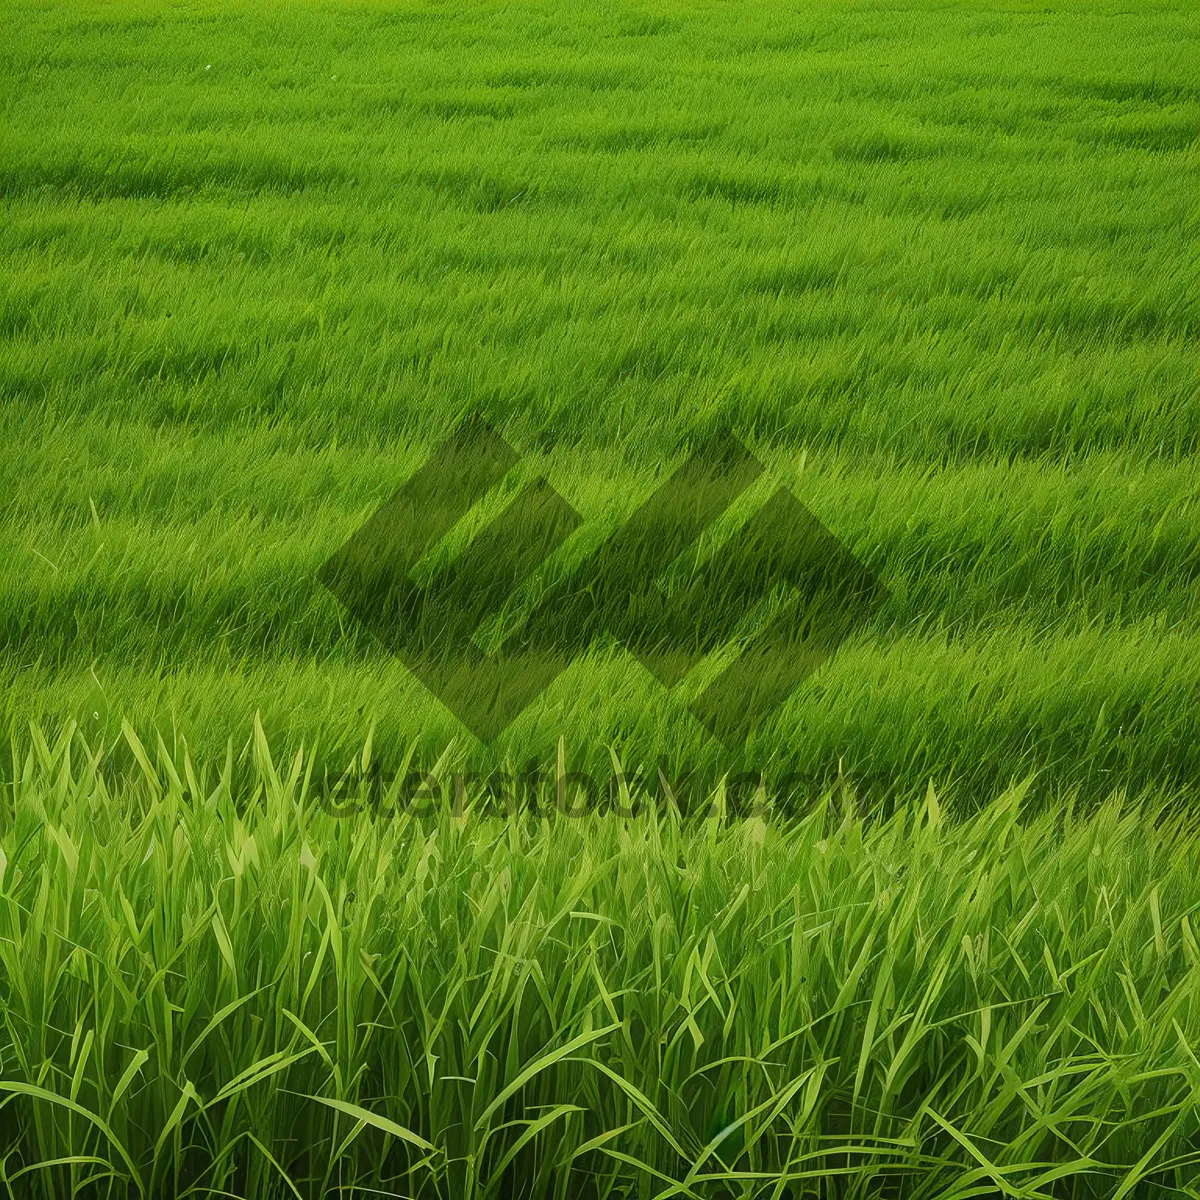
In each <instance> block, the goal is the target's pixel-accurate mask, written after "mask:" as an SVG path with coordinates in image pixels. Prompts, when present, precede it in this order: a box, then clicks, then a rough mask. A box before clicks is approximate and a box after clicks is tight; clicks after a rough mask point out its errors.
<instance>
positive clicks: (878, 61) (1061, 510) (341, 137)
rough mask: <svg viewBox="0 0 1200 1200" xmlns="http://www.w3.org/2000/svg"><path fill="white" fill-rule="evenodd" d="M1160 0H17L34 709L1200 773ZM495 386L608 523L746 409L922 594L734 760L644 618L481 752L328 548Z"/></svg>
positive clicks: (862, 773) (1008, 766)
mask: <svg viewBox="0 0 1200 1200" xmlns="http://www.w3.org/2000/svg"><path fill="white" fill-rule="evenodd" d="M1135 10H1136V11H1118V10H1117V9H1107V8H1104V7H1100V6H1097V7H1087V8H1084V7H1081V6H1078V5H1071V6H1068V7H1066V8H1064V9H1062V10H1061V11H1058V10H1053V9H1048V8H1045V7H1043V6H1036V7H1034V6H1014V7H1011V8H1009V9H1006V10H1004V11H999V10H987V11H985V10H981V9H978V8H975V7H973V6H970V7H966V8H961V9H945V8H942V7H940V6H935V7H919V6H918V7H914V8H909V9H894V10H881V9H878V8H875V7H871V6H862V5H847V4H836V5H816V6H812V5H803V6H781V5H779V4H776V3H765V4H754V5H740V4H739V5H736V6H734V5H727V4H707V5H694V6H686V5H657V6H651V7H634V6H631V5H625V4H618V5H608V6H587V8H586V11H584V10H581V9H579V8H577V6H570V7H563V6H554V5H549V6H534V5H525V4H518V5H513V6H508V7H500V6H487V5H484V6H455V7H454V8H447V7H441V6H439V7H428V6H427V7H419V6H413V5H401V6H390V7H389V6H385V5H369V6H355V7H349V6H347V7H336V8H334V9H330V10H327V11H325V10H318V9H316V8H315V7H306V6H280V7H273V8H269V9H267V10H263V9H257V10H251V9H248V8H237V7H229V6H225V7H219V8H213V9H199V8H172V7H169V6H166V5H143V6H138V7H126V6H121V5H115V6H114V5H95V6H91V7H88V6H83V7H81V6H77V5H69V6H44V7H33V6H16V5H6V6H5V9H4V12H5V27H6V30H7V31H8V32H9V33H10V34H11V35H12V36H6V37H5V38H4V39H2V41H3V44H4V47H5V48H4V50H3V51H0V53H2V54H3V58H4V61H3V75H4V78H5V80H6V83H5V85H4V89H5V91H4V95H5V101H4V121H3V128H2V131H0V138H2V139H3V140H2V141H0V207H2V211H3V220H2V221H0V262H2V263H3V272H2V274H0V337H2V341H0V394H2V395H3V397H4V405H3V415H2V417H0V422H2V424H3V430H2V432H3V436H4V440H5V450H6V452H5V455H4V456H3V460H2V464H3V465H2V466H0V471H2V472H3V476H2V480H0V483H2V493H0V494H2V495H3V507H2V508H0V522H2V524H0V529H2V531H3V538H4V541H5V543H6V544H7V545H8V546H9V552H8V553H7V554H5V555H4V556H3V561H2V562H0V644H2V646H3V650H4V656H3V683H4V688H5V695H6V706H7V709H8V711H9V713H10V714H11V715H12V716H13V717H15V718H17V719H18V720H21V721H23V720H24V719H25V718H26V717H27V716H28V715H29V713H30V712H31V711H38V712H41V713H45V714H47V715H49V716H53V717H61V716H63V715H70V716H73V717H75V718H76V719H78V720H79V722H80V724H81V726H82V727H83V728H84V729H86V730H87V731H88V733H89V736H90V737H91V738H92V739H93V740H94V741H98V740H99V739H100V738H107V739H108V740H109V741H110V742H111V741H112V740H113V739H114V738H115V737H116V735H117V731H118V729H119V724H120V720H121V719H122V718H128V719H130V720H131V721H132V722H133V724H134V725H135V726H136V727H137V728H139V729H141V730H142V731H143V732H144V733H147V736H148V735H149V730H150V729H151V727H152V726H154V725H157V726H158V728H160V729H162V730H163V731H164V733H165V734H166V736H167V737H168V740H170V739H171V737H172V728H173V727H174V729H176V730H178V731H179V732H180V733H182V734H183V735H184V736H186V737H187V739H188V741H189V744H190V745H191V746H192V747H193V748H194V749H196V750H197V751H198V752H199V751H208V752H210V753H217V754H221V753H223V751H224V747H225V743H226V740H227V739H228V738H229V737H230V736H234V737H236V739H237V742H238V746H239V747H240V746H241V745H242V744H244V741H245V738H246V735H247V732H248V730H249V727H250V723H251V720H252V718H253V715H254V713H255V711H256V710H261V712H262V714H263V721H264V724H265V726H266V728H267V729H268V731H269V732H270V734H271V735H272V737H273V739H274V740H275V742H276V743H277V744H279V745H284V744H287V745H292V746H294V745H296V744H298V742H299V741H300V740H301V739H303V740H305V741H307V742H308V743H309V744H310V745H311V744H312V742H313V741H314V740H315V739H317V738H318V737H319V739H320V742H321V744H322V745H323V746H324V747H326V748H327V749H331V750H341V751H344V752H345V753H347V754H348V753H352V752H353V750H354V748H355V747H357V746H359V745H361V742H362V740H363V738H364V736H365V733H366V730H367V728H368V727H369V725H370V724H371V723H372V722H375V723H376V724H377V733H376V745H377V754H379V755H382V756H389V755H390V756H391V757H392V758H394V759H399V758H400V757H402V756H403V755H404V754H405V753H406V752H407V750H408V747H409V745H410V744H411V743H412V742H413V741H414V740H416V741H419V743H420V745H421V747H422V751H423V753H425V754H427V755H428V756H430V757H436V756H437V754H439V753H440V752H441V750H442V749H443V748H444V747H445V745H446V744H447V742H448V741H449V740H450V739H452V738H455V737H458V738H459V739H460V741H462V742H463V744H464V747H465V749H467V750H468V751H469V752H470V753H472V754H473V755H475V757H476V758H477V759H480V760H482V761H489V762H494V761H498V760H501V759H503V758H505V757H510V758H513V759H515V760H521V761H524V760H526V759H527V758H529V757H530V756H533V757H540V758H542V759H543V760H544V759H545V758H546V757H547V756H548V755H549V754H551V753H552V752H553V748H554V746H555V743H556V741H557V739H558V738H559V737H560V736H562V737H564V738H565V739H566V743H567V750H568V756H569V758H570V760H571V762H572V763H573V764H576V765H579V766H595V765H596V764H597V763H601V764H603V763H607V761H608V747H609V746H611V745H615V746H616V747H617V748H618V751H619V753H620V755H621V757H622V759H623V761H626V762H627V763H629V764H630V765H631V766H636V765H639V764H644V763H647V762H653V761H656V760H658V759H659V758H666V759H668V760H669V761H670V762H672V763H673V764H674V765H675V766H676V767H678V768H680V769H682V768H683V766H705V767H709V766H711V767H713V768H716V769H720V768H723V767H725V766H730V765H732V766H736V767H738V768H745V767H747V766H750V767H753V768H755V769H762V770H766V771H768V772H771V771H774V772H776V773H777V774H778V773H783V772H785V771H786V772H790V773H793V774H795V775H797V776H798V777H800V778H802V779H808V780H811V781H812V782H813V783H814V784H820V783H821V782H823V781H829V780H831V779H833V778H834V777H836V775H837V773H838V770H839V764H840V769H841V772H842V774H843V776H844V777H847V778H850V779H852V780H854V781H855V782H856V783H857V784H858V785H859V786H860V787H861V788H863V789H864V790H868V791H879V792H886V791H889V790H894V789H897V788H898V789H899V790H901V791H905V790H916V791H920V790H921V789H923V788H924V786H925V783H926V782H927V781H928V780H929V779H931V778H932V779H935V780H936V781H937V782H938V784H939V786H952V785H958V786H957V788H956V794H957V795H959V796H961V797H967V798H972V799H981V798H983V797H985V796H986V795H988V794H990V793H992V792H994V791H995V790H996V789H998V788H1000V787H1002V786H1004V785H1006V784H1007V783H1009V782H1010V781H1012V780H1014V779H1018V778H1022V777H1024V776H1025V775H1027V774H1028V773H1029V772H1031V771H1034V770H1036V771H1038V772H1039V776H1038V782H1037V784H1036V785H1035V786H1036V787H1037V788H1038V789H1042V788H1044V787H1045V788H1050V789H1052V790H1061V789H1062V788H1068V787H1079V788H1081V789H1083V790H1084V791H1085V792H1086V793H1087V794H1089V795H1093V796H1095V795H1102V794H1104V793H1106V792H1108V791H1109V790H1111V789H1112V788H1115V787H1129V788H1132V789H1140V788H1142V787H1145V786H1149V785H1155V784H1160V783H1170V782H1174V783H1176V784H1178V785H1180V786H1183V785H1185V784H1187V783H1189V782H1190V781H1191V780H1193V779H1195V778H1197V777H1198V776H1200V703H1198V701H1200V640H1198V638H1197V624H1196V613H1197V611H1198V608H1197V599H1198V597H1200V539H1197V537H1196V532H1195V531H1196V528H1197V524H1198V520H1200V517H1198V508H1197V497H1198V495H1200V473H1198V471H1200V468H1198V467H1197V465H1196V464H1197V457H1196V452H1197V450H1198V449H1200V369H1198V365H1197V364H1198V361H1200V360H1198V356H1197V354H1196V349H1195V347H1196V344H1197V337H1198V336H1200V308H1198V303H1200V300H1198V298H1200V255H1198V251H1197V246H1198V244H1200V243H1198V240H1197V236H1196V235H1197V213H1198V209H1197V200H1196V197H1197V196H1198V195H1200V170H1198V168H1200V157H1198V154H1197V142H1196V134H1197V132H1198V131H1200V124H1198V122H1200V68H1198V67H1197V58H1196V54H1197V51H1200V40H1198V39H1200V19H1198V18H1197V16H1196V14H1195V12H1194V11H1193V10H1189V9H1187V8H1184V7H1181V8H1179V9H1173V8H1170V7H1162V6H1151V5H1140V4H1139V5H1137V6H1135ZM472 409H480V410H482V411H483V412H484V413H486V414H487V415H488V416H490V417H491V418H492V419H493V420H494V421H495V422H496V423H497V425H498V426H499V428H500V429H501V430H502V432H503V433H504V434H505V436H506V437H508V438H509V440H510V441H511V442H512V443H513V444H514V446H516V448H517V449H518V450H519V451H521V452H522V453H525V454H530V455H533V456H534V457H533V458H532V459H531V460H530V461H527V462H526V463H525V464H524V468H525V469H526V470H527V471H528V472H533V471H538V470H541V471H545V472H546V473H548V475H549V477H550V479H551V481H552V483H553V484H554V486H555V487H556V488H558V490H559V491H560V492H561V493H562V494H563V495H564V496H565V497H566V498H567V499H568V500H569V501H570V502H571V503H572V504H573V505H574V506H575V507H576V508H577V509H578V510H579V511H580V512H581V513H582V514H583V515H584V516H585V518H586V521H585V524H584V527H583V528H582V529H581V530H580V532H579V534H578V535H577V536H576V538H575V539H573V541H572V542H571V543H570V544H569V545H568V546H567V547H565V548H564V551H563V553H562V554H561V555H560V556H558V560H559V561H570V560H571V558H572V556H573V555H575V556H576V557H577V556H578V555H579V554H580V553H582V549H581V548H580V547H586V546H587V545H590V544H595V542H596V541H597V540H599V538H600V537H602V536H603V535H604V534H605V533H606V532H607V531H608V530H609V529H611V527H612V526H613V524H614V523H615V522H616V521H617V520H618V519H619V517H620V515H621V514H622V513H624V512H626V511H628V510H629V509H630V508H631V507H632V506H633V505H634V504H635V503H636V502H637V500H638V499H640V498H641V497H642V496H644V495H646V494H647V493H648V492H649V491H650V490H651V489H652V488H653V487H654V486H655V483H656V479H657V476H656V471H658V470H660V469H661V467H662V464H663V463H664V462H665V463H670V462H671V461H674V460H675V459H676V458H677V457H678V456H679V455H681V454H682V453H683V452H684V450H685V448H686V444H687V441H688V439H689V438H690V437H691V436H694V435H695V434H697V433H700V432H704V431H706V430H709V429H711V428H714V427H716V426H717V425H719V424H722V423H724V424H727V425H728V426H729V427H731V428H732V429H733V430H734V432H736V433H737V434H738V435H739V436H741V437H742V438H743V439H744V440H745V441H746V442H747V444H749V445H750V446H751V447H752V448H753V449H754V450H755V452H756V453H757V454H759V456H760V457H761V458H762V459H763V460H764V461H765V462H767V463H768V465H769V466H770V468H771V470H772V472H773V480H774V481H775V482H781V483H785V484H787V485H789V486H791V487H792V489H793V490H794V492H795V493H796V495H797V496H798V497H799V498H800V499H801V500H802V501H804V502H805V503H806V504H808V505H809V507H810V508H811V509H812V510H813V511H814V512H815V513H816V514H817V515H818V516H819V517H820V518H821V519H822V520H824V521H825V523H826V524H827V525H828V526H829V527H830V528H831V529H832V530H833V531H834V532H835V533H836V534H837V535H838V536H839V537H841V538H842V539H843V541H844V542H845V543H846V544H847V545H848V546H849V547H850V548H851V549H852V550H854V551H855V552H856V553H858V554H859V555H860V556H861V557H862V558H863V559H864V560H865V561H867V562H868V563H869V564H870V565H871V566H872V567H873V568H874V569H875V570H876V571H877V572H878V573H879V574H880V576H881V577H882V578H883V579H884V581H885V582H886V584H887V586H888V587H889V588H890V589H891V592H892V599H891V601H890V602H889V603H888V604H887V605H886V606H885V608H884V609H883V610H882V611H881V612H880V613H879V614H878V616H877V617H876V619H875V620H874V621H873V623H872V624H871V625H870V626H869V627H867V628H865V629H863V630H862V631H861V632H860V634H859V635H857V636H856V637H855V639H854V640H853V641H852V643H851V644H850V645H848V646H847V647H846V648H845V649H844V650H843V651H842V652H841V653H840V654H839V655H838V656H837V657H836V658H835V659H834V660H833V661H832V662H831V663H829V664H828V665H827V666H826V667H825V668H824V669H823V670H822V671H821V673H820V674H819V675H818V676H817V677H816V678H815V679H814V680H813V681H812V683H810V684H809V685H808V686H806V687H804V688H802V689H800V690H799V691H798V692H797V693H796V694H795V696H794V698H793V700H792V701H791V702H790V703H789V704H788V705H786V706H785V707H784V708H783V709H782V710H780V711H779V712H778V713H776V714H775V716H774V717H773V719H772V720H770V721H768V722H765V723H764V724H763V726H762V728H760V729H759V731H758V735H757V737H756V738H755V739H753V740H752V742H751V744H750V745H749V746H747V747H746V749H745V751H744V752H743V753H742V754H741V755H740V757H739V756H733V757H734V758H736V761H733V759H731V756H729V755H722V754H720V753H718V749H717V748H716V747H715V744H714V743H713V742H712V741H711V739H709V738H708V736H707V734H706V733H705V732H704V730H703V729H702V728H701V727H700V726H699V725H698V724H697V723H696V722H695V721H694V719H693V718H692V717H691V716H689V715H688V714H687V713H686V711H685V710H684V708H683V706H682V705H681V704H679V703H677V702H676V701H675V700H672V698H670V697H668V696H666V695H665V694H664V693H663V692H662V689H661V687H660V685H659V684H658V683H657V682H655V681H654V680H653V679H652V678H650V676H648V675H647V674H646V673H645V672H644V671H643V670H642V668H640V667H639V666H638V665H637V664H636V663H635V662H634V661H633V660H632V659H631V658H630V657H629V656H628V655H627V654H624V653H622V652H620V651H614V650H612V649H611V648H610V649H605V648H603V647H598V648H597V650H596V653H595V654H594V655H593V656H592V657H591V658H590V659H586V660H583V661H581V662H580V663H579V664H578V665H577V667H576V668H575V669H573V670H571V671H569V672H568V673H567V674H566V675H564V676H562V677H561V678H560V679H559V681H558V682H557V683H556V684H555V685H554V686H553V687H552V688H551V689H550V690H549V692H547V693H546V695H545V696H544V698H543V702H542V703H540V704H539V705H536V706H534V708H532V709H531V710H529V711H528V712H527V713H526V714H525V715H524V716H523V717H522V718H521V719H520V720H519V721H517V723H516V724H515V725H513V726H512V727H511V729H510V730H509V731H508V733H507V734H506V735H505V736H504V737H502V738H501V739H500V740H499V742H498V743H497V744H496V745H494V746H493V747H491V748H490V749H489V750H488V751H486V752H485V751H484V750H482V749H481V748H479V747H478V746H475V745H473V744H472V742H471V739H470V737H469V735H466V734H465V733H464V732H463V730H462V728H461V727H460V726H459V725H458V723H457V721H456V720H455V718H454V717H452V716H451V715H450V714H449V713H448V712H447V711H446V710H445V709H444V708H442V707H441V705H440V704H439V703H438V701H436V700H435V699H433V698H432V697H431V696H430V695H429V694H428V693H427V692H425V690H424V689H423V688H422V687H421V685H420V684H418V683H416V682H415V681H414V680H413V679H412V678H411V677H410V676H409V675H408V673H407V672H406V670H405V669H404V668H403V667H402V666H401V665H400V664H399V663H397V662H396V661H395V660H394V659H391V658H390V657H388V656H387V654H386V653H384V652H383V651H382V650H381V649H380V648H378V647H377V646H376V645H374V644H373V643H372V642H371V640H370V638H369V637H368V636H367V635H366V634H364V633H363V632H362V631H360V630H358V629H356V628H352V627H346V625H345V623H344V622H342V621H340V620H339V617H340V610H339V607H338V605H337V603H336V602H335V601H334V600H333V598H332V597H331V596H330V595H328V594H327V593H326V592H325V591H324V590H323V589H322V588H321V587H320V586H319V584H318V583H317V582H316V580H315V572H316V569H317V567H318V566H319V565H320V563H321V562H322V561H323V560H324V558H325V557H326V556H327V555H328V554H329V553H330V552H331V551H332V550H333V549H334V548H335V547H336V546H338V545H339V544H340V543H341V541H342V540H343V539H344V538H345V537H346V536H348V535H349V534H350V533H351V532H352V531H353V530H354V529H355V528H356V527H357V526H358V525H359V524H361V522H362V521H363V520H364V519H365V518H366V517H367V516H368V515H369V514H370V513H371V512H372V511H373V510H374V508H375V507H376V506H377V505H378V504H379V503H381V502H382V501H383V500H384V499H385V498H386V497H387V496H388V495H389V494H390V493H391V492H392V491H393V490H394V488H395V487H397V486H398V485H399V484H400V483H402V482H403V481H404V479H405V478H406V477H407V476H408V474H409V473H410V472H411V471H412V470H413V469H415V468H416V467H417V466H418V465H419V464H420V462H421V461H422V460H423V459H424V457H425V455H426V454H427V453H428V452H429V451H430V450H431V449H432V447H433V446H434V445H436V444H437V443H438V442H439V441H440V440H441V439H442V438H443V437H444V436H445V435H446V433H447V432H448V430H449V428H450V427H451V426H452V425H453V423H454V421H455V420H456V419H457V417H458V416H459V415H461V414H463V413H465V412H468V411H470V410H472ZM759 499H760V500H761V499H762V495H760V496H759ZM497 502H498V501H497ZM664 565H666V564H664Z"/></svg>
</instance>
